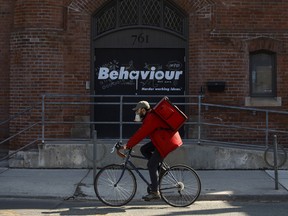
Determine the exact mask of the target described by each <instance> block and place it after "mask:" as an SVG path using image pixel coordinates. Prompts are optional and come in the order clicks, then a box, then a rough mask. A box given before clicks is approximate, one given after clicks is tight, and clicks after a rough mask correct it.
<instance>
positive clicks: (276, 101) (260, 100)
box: [245, 97, 282, 107]
mask: <svg viewBox="0 0 288 216" xmlns="http://www.w3.org/2000/svg"><path fill="white" fill-rule="evenodd" d="M281 105H282V98H281V97H245V106H253V107H276V106H281Z"/></svg>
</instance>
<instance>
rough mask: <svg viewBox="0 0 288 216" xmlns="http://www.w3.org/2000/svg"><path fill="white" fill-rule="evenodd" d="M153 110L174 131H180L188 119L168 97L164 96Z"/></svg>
mask: <svg viewBox="0 0 288 216" xmlns="http://www.w3.org/2000/svg"><path fill="white" fill-rule="evenodd" d="M153 110H154V112H155V113H156V114H157V115H158V116H159V117H160V118H161V119H162V120H163V121H164V122H166V124H167V125H168V126H169V127H170V128H171V129H172V130H173V131H178V130H179V128H180V127H181V126H182V125H183V124H184V122H185V121H186V120H187V119H188V118H187V116H186V115H185V114H184V113H183V112H182V111H181V110H180V109H179V108H178V107H177V106H176V105H173V104H172V103H171V102H170V101H169V98H168V97H164V98H163V99H162V100H161V101H160V102H159V103H158V104H156V106H155V107H154V108H153Z"/></svg>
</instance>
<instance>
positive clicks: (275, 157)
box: [273, 135, 279, 190]
mask: <svg viewBox="0 0 288 216" xmlns="http://www.w3.org/2000/svg"><path fill="white" fill-rule="evenodd" d="M273 144H274V176H275V190H278V184H279V181H278V154H277V152H278V141H277V135H274V139H273Z"/></svg>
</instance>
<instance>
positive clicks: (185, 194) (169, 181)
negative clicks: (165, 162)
mask: <svg viewBox="0 0 288 216" xmlns="http://www.w3.org/2000/svg"><path fill="white" fill-rule="evenodd" d="M200 190H201V183H200V179H199V177H198V175H197V174H196V172H195V171H194V170H193V169H191V168H190V167H187V166H184V165H178V166H174V167H171V168H170V169H169V170H168V171H167V173H166V175H164V176H163V177H162V178H161V179H160V192H161V196H162V198H163V200H164V201H165V202H166V203H168V204H170V205H172V206H179V207H181V206H188V205H191V204H192V203H193V202H195V200H196V199H197V198H198V196H199V194H200Z"/></svg>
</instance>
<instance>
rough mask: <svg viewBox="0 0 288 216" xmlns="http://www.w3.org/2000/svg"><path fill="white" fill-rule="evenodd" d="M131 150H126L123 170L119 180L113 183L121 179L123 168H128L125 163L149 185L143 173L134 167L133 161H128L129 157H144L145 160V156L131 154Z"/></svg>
mask: <svg viewBox="0 0 288 216" xmlns="http://www.w3.org/2000/svg"><path fill="white" fill-rule="evenodd" d="M131 152H132V149H130V150H129V152H128V154H127V155H126V159H125V162H124V168H123V170H122V173H121V175H120V178H119V180H118V181H117V182H116V184H115V185H117V184H118V183H119V182H120V181H121V179H122V177H123V175H124V172H125V170H126V169H127V168H128V166H127V165H128V164H129V166H131V167H132V169H133V170H135V171H136V173H137V174H138V176H139V177H140V178H141V179H142V180H143V181H144V182H145V183H146V184H147V186H148V187H149V185H150V183H149V182H148V181H147V179H146V178H145V177H144V175H143V174H142V173H141V172H140V171H139V168H138V167H136V166H135V165H134V164H133V162H131V161H130V157H133V158H139V159H145V160H146V158H145V157H141V156H138V155H132V154H131Z"/></svg>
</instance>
